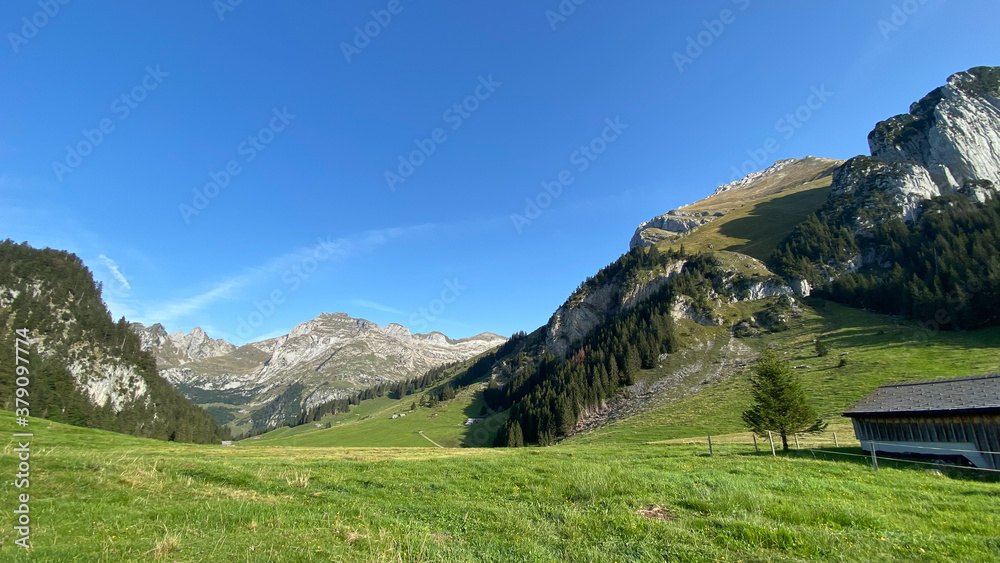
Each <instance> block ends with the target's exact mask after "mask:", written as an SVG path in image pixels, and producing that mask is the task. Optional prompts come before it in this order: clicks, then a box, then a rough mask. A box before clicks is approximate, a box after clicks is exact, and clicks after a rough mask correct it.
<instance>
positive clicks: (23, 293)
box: [0, 240, 229, 442]
mask: <svg viewBox="0 0 1000 563" xmlns="http://www.w3.org/2000/svg"><path fill="white" fill-rule="evenodd" d="M22 328H23V329H27V330H28V334H29V335H30V337H31V343H32V345H31V347H30V349H29V354H30V358H29V361H30V364H29V366H30V377H29V380H30V385H29V386H28V390H29V393H30V395H29V397H30V401H29V402H30V405H31V407H30V408H31V414H32V416H38V417H42V418H47V419H50V420H54V421H58V422H65V423H68V424H74V425H77V426H87V427H91V428H100V429H104V430H113V431H116V432H123V433H127V434H133V435H135V436H143V437H150V438H158V439H162V440H175V441H184V442H214V441H217V440H221V439H226V438H228V434H229V432H228V430H227V429H225V428H223V427H220V426H219V424H218V423H217V422H216V421H215V419H214V418H212V416H211V415H209V414H208V413H207V412H205V411H204V410H202V409H200V408H198V407H197V406H195V405H194V404H193V403H191V402H190V401H189V400H187V399H186V398H184V397H183V396H181V395H180V394H179V393H178V392H177V391H176V390H175V389H174V388H173V387H172V386H171V385H170V384H169V383H167V382H166V381H165V380H163V379H162V378H161V377H160V376H159V375H157V372H156V361H155V360H154V358H153V356H152V355H151V354H149V353H148V352H144V351H142V349H141V346H140V342H139V337H138V335H137V334H136V333H135V332H133V331H132V330H131V329H130V328H129V326H128V323H127V322H126V321H125V319H124V318H122V319H120V320H119V321H118V322H117V323H116V322H114V321H113V320H112V319H111V315H110V314H109V313H108V310H107V308H106V307H105V304H104V302H103V300H102V299H101V286H100V284H95V283H94V278H93V276H92V275H91V272H90V270H88V269H87V268H86V267H85V266H84V265H83V262H82V261H81V260H80V259H79V258H78V257H77V256H76V255H74V254H70V253H67V252H64V251H57V250H52V249H43V250H38V249H34V248H32V247H30V246H28V245H27V244H15V243H14V242H13V241H10V240H7V241H4V242H3V243H0V407H2V408H4V409H13V407H14V394H13V385H14V376H13V371H14V367H13V366H14V344H15V342H14V341H15V338H16V336H15V332H14V331H15V330H18V329H22Z"/></svg>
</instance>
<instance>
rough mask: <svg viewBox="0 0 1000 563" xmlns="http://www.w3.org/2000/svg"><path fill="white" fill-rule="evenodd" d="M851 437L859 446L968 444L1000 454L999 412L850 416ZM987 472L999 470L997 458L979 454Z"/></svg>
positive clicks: (931, 452)
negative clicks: (988, 467) (880, 444)
mask: <svg viewBox="0 0 1000 563" xmlns="http://www.w3.org/2000/svg"><path fill="white" fill-rule="evenodd" d="M851 420H852V422H853V424H854V434H855V435H856V436H857V438H858V440H860V441H861V442H862V443H867V442H868V441H874V442H876V449H878V448H877V444H878V442H893V443H896V444H899V443H901V442H914V443H917V442H925V443H926V442H932V443H940V444H941V447H943V448H947V447H948V444H959V443H972V444H975V445H976V449H977V450H980V451H984V452H1000V413H997V414H981V415H975V414H970V415H928V416H916V415H909V416H891V415H889V416H872V415H853V416H852V417H851ZM913 453H919V454H924V455H934V454H935V451H934V450H928V449H921V448H914V449H913ZM982 455H983V457H984V458H985V459H986V461H987V463H989V464H991V467H990V469H1000V455H998V454H997V453H990V454H982Z"/></svg>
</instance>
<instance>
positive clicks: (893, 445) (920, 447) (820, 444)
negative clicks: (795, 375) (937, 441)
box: [656, 429, 1000, 474]
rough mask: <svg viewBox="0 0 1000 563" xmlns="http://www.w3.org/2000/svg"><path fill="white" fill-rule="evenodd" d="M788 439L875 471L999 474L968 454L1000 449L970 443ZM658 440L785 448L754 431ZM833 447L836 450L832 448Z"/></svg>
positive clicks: (741, 451) (741, 450) (814, 436)
mask: <svg viewBox="0 0 1000 563" xmlns="http://www.w3.org/2000/svg"><path fill="white" fill-rule="evenodd" d="M787 442H788V448H789V450H790V451H802V452H810V453H811V454H812V455H813V457H818V456H817V454H819V455H820V456H831V457H832V458H833V459H836V458H837V457H841V458H864V459H867V460H868V461H869V463H870V464H871V467H872V469H873V470H875V471H878V469H879V463H880V462H883V463H884V462H892V463H895V464H914V465H922V466H931V467H934V468H936V469H960V470H967V471H974V472H982V473H984V474H989V473H991V474H1000V469H997V468H992V467H975V466H973V465H972V464H971V463H972V462H971V459H970V458H972V457H973V456H971V455H965V454H973V455H978V456H1000V452H996V451H989V450H977V449H970V448H967V447H962V446H965V445H967V444H956V445H955V446H956V447H937V446H928V445H924V444H916V443H908V442H902V441H882V442H879V441H870V440H866V441H865V443H864V444H863V445H862V443H861V442H860V441H859V440H858V439H857V438H855V437H854V433H853V432H851V431H850V430H849V429H848V431H847V432H844V431H841V432H839V433H838V432H829V431H827V432H817V433H810V434H792V435H789V436H787ZM656 443H657V444H683V445H691V446H701V447H703V448H704V450H702V451H701V452H700V454H701V455H705V454H708V455H710V456H715V455H746V454H759V455H768V454H769V455H772V456H777V455H778V454H779V453H782V452H783V451H784V443H783V442H782V440H781V437H780V436H779V435H777V434H774V433H771V432H769V433H768V434H766V435H758V434H754V433H742V434H724V435H711V434H709V435H706V436H705V437H702V438H682V439H677V440H666V441H663V442H656ZM831 447H832V448H836V449H830V448H831ZM852 450H853V451H852ZM900 456H907V457H900ZM909 456H921V457H923V458H934V457H937V458H938V459H934V460H929V459H913V458H912V457H909ZM956 458H964V459H965V460H967V461H969V463H970V464H969V465H958V464H956V463H950V462H951V461H954V460H955V459H956ZM828 459H829V458H828ZM979 459H981V460H987V463H989V462H990V461H989V460H990V459H991V458H989V457H986V458H982V457H980V458H979ZM994 463H995V462H994Z"/></svg>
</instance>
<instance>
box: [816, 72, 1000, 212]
mask: <svg viewBox="0 0 1000 563" xmlns="http://www.w3.org/2000/svg"><path fill="white" fill-rule="evenodd" d="M868 145H869V147H870V149H871V154H872V156H871V157H865V156H859V157H855V158H853V159H851V160H849V161H848V162H847V163H846V164H845V165H844V166H843V167H841V168H840V169H839V170H838V171H837V173H836V174H835V175H834V180H833V188H832V190H831V198H834V197H837V196H845V195H848V196H851V198H848V199H853V202H852V203H849V204H847V205H846V206H845V208H846V210H847V211H848V212H850V213H853V214H854V215H855V217H854V219H855V225H856V229H857V230H859V231H862V230H865V229H867V228H869V227H871V226H872V223H874V222H877V221H880V220H883V219H885V218H888V217H892V216H896V217H901V218H903V219H904V220H906V221H913V220H915V219H916V218H917V217H919V215H920V211H921V209H922V202H923V201H925V200H927V199H930V198H933V197H937V196H941V195H954V194H960V195H964V196H966V197H969V198H971V199H974V200H976V201H979V202H983V201H986V199H987V198H988V197H992V196H993V195H995V194H996V189H997V186H1000V67H976V68H973V69H970V70H968V71H966V72H959V73H957V74H954V75H952V76H951V77H950V78H948V83H947V84H946V85H945V86H942V87H940V88H938V89H936V90H934V91H933V92H931V93H930V94H928V95H926V96H924V98H923V99H921V100H920V101H919V102H916V103H914V104H913V105H912V106H910V113H908V114H904V115H897V116H895V117H892V118H890V119H887V120H885V121H882V122H880V123H878V125H876V126H875V129H874V130H872V132H871V133H870V134H869V135H868Z"/></svg>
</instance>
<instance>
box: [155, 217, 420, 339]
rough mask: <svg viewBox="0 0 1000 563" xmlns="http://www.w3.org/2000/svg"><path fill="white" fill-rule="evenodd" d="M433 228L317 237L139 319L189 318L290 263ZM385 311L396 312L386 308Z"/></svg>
mask: <svg viewBox="0 0 1000 563" xmlns="http://www.w3.org/2000/svg"><path fill="white" fill-rule="evenodd" d="M434 228H436V226H435V225H432V224H423V225H416V226H412V227H393V228H387V229H376V230H371V231H365V232H362V233H357V234H354V235H349V236H346V237H340V238H336V239H335V238H333V237H329V236H328V237H318V238H317V239H316V240H314V241H312V243H311V244H309V245H307V246H302V247H300V248H297V249H295V250H292V251H290V252H286V253H285V254H282V255H280V256H276V257H274V258H271V259H269V260H267V261H266V262H264V263H262V264H260V265H259V266H256V267H252V268H248V269H246V270H244V271H243V272H241V273H239V274H236V275H231V276H228V277H225V278H223V279H221V280H220V281H216V282H214V283H213V284H211V285H209V286H208V287H207V288H206V289H203V290H201V291H200V292H198V293H197V294H195V295H193V296H190V297H184V298H180V299H176V300H173V301H169V302H166V303H161V304H158V305H152V306H150V307H148V309H147V312H146V314H144V315H142V317H143V319H144V321H143V322H159V323H163V324H172V323H175V322H177V321H179V320H181V319H185V318H189V317H191V316H193V315H195V314H197V313H199V312H201V311H203V310H205V309H207V308H208V307H210V306H211V305H213V304H215V303H218V302H220V301H224V300H228V299H235V298H237V297H239V296H240V292H241V290H243V289H246V288H249V287H252V286H254V285H257V284H260V283H264V282H266V281H267V280H269V279H273V278H275V277H276V276H277V275H279V274H281V273H284V272H288V271H289V269H290V268H292V266H294V265H297V264H302V263H303V261H304V260H307V259H319V260H321V261H328V260H338V259H343V258H347V257H350V256H354V255H357V254H363V253H365V252H367V251H370V250H371V249H373V248H375V247H378V246H382V245H384V244H387V243H389V242H391V241H392V240H394V239H398V238H406V237H410V236H413V235H416V234H419V233H422V232H427V231H431V230H433V229H434ZM376 305H377V304H376ZM388 312H396V311H394V310H390V311H388Z"/></svg>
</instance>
